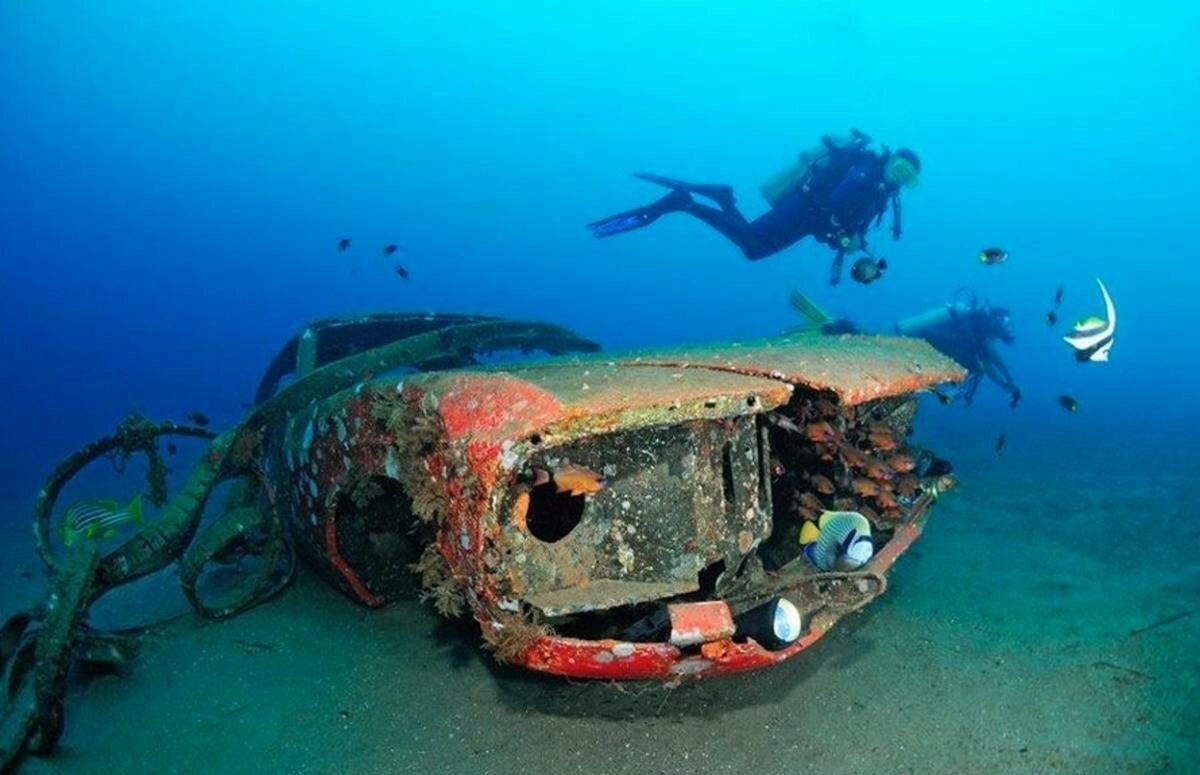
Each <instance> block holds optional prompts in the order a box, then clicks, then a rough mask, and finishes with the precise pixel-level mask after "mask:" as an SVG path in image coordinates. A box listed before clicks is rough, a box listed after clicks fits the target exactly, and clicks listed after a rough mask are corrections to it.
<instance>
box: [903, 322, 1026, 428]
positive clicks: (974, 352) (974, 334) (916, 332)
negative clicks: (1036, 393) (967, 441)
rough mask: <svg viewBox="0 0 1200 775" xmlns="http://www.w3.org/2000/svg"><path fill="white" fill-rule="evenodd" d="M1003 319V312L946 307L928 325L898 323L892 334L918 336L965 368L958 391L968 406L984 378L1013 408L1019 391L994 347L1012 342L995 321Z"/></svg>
mask: <svg viewBox="0 0 1200 775" xmlns="http://www.w3.org/2000/svg"><path fill="white" fill-rule="evenodd" d="M1006 317H1007V314H1006V313H1004V311H1003V310H994V309H989V308H987V307H976V306H974V305H972V306H970V307H965V306H962V305H959V304H949V305H947V306H946V314H945V315H942V316H938V317H934V318H931V319H930V323H929V324H927V325H920V326H906V325H904V324H903V323H901V324H899V325H897V330H896V333H898V334H901V335H903V336H916V337H920V338H921V339H924V340H925V341H927V342H929V344H931V345H933V347H934V349H936V350H937V351H938V352H940V353H942V354H943V355H945V356H946V357H948V358H952V359H953V360H955V361H957V362H958V363H959V364H961V365H962V366H963V367H965V368H966V369H967V373H968V377H967V381H966V382H965V383H964V384H963V385H962V387H961V388H960V391H959V392H960V395H961V396H962V397H963V398H964V399H965V400H966V402H967V403H968V404H969V403H971V401H972V400H973V399H974V398H975V391H977V390H978V389H979V384H980V382H982V380H983V377H985V376H986V377H987V378H988V379H990V380H991V381H992V382H995V383H996V384H997V385H998V386H1000V388H1002V389H1003V390H1004V391H1005V392H1006V393H1008V394H1009V396H1010V400H1011V403H1012V405H1013V406H1014V407H1015V406H1016V404H1017V402H1018V401H1020V399H1021V389H1020V388H1019V387H1017V384H1016V382H1015V381H1014V380H1013V376H1012V373H1011V372H1010V371H1009V370H1008V365H1007V364H1006V363H1005V362H1004V358H1003V357H1001V355H1000V353H999V351H997V349H996V345H995V340H997V339H1001V340H1004V341H1009V342H1011V341H1012V336H1011V333H1009V332H1008V331H1007V330H1006V324H1001V323H1000V322H999V321H1000V320H1001V318H1006Z"/></svg>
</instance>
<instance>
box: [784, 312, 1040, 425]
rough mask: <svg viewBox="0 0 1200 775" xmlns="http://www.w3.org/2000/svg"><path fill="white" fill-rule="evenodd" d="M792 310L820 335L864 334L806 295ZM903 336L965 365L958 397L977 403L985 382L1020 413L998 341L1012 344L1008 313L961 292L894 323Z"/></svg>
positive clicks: (1017, 390) (1014, 385)
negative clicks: (1003, 393) (1000, 392)
mask: <svg viewBox="0 0 1200 775" xmlns="http://www.w3.org/2000/svg"><path fill="white" fill-rule="evenodd" d="M791 305H792V308H793V309H795V310H796V311H797V312H799V313H800V314H801V315H802V316H803V317H804V318H805V320H806V323H805V325H804V326H802V327H801V328H800V329H794V330H793V331H794V332H799V331H805V330H817V331H820V333H822V334H825V335H836V334H856V333H860V329H859V328H858V326H857V325H855V324H854V323H853V321H850V320H848V319H845V318H842V319H836V320H835V319H833V318H831V317H830V316H829V315H827V314H825V312H824V311H823V310H821V308H820V307H818V306H817V305H816V304H814V303H813V302H811V301H810V300H809V299H808V298H806V297H805V296H804V295H803V294H800V293H798V292H793V293H792V298H791ZM895 332H896V333H897V334H899V335H900V336H912V337H916V338H919V339H924V340H925V341H927V342H929V344H931V345H933V347H934V349H936V350H938V351H939V352H941V353H942V354H943V355H945V356H947V357H949V358H952V359H953V360H955V361H957V362H958V363H959V364H960V365H962V366H963V367H964V368H965V369H966V370H967V373H968V376H967V381H966V382H964V383H963V384H962V385H961V386H960V387H959V388H958V396H959V397H961V398H962V399H963V400H965V401H966V402H967V403H968V404H970V403H971V401H972V400H973V399H974V398H975V392H976V391H977V390H978V389H979V383H980V382H982V381H983V378H984V377H987V378H988V379H990V380H991V381H992V382H994V383H996V385H997V386H999V387H1000V388H1001V389H1002V390H1003V391H1004V392H1006V393H1008V396H1009V405H1010V406H1012V407H1013V408H1016V406H1017V404H1018V403H1020V401H1021V389H1020V388H1019V387H1017V383H1016V382H1015V381H1014V380H1013V376H1012V373H1011V372H1010V371H1009V370H1008V365H1007V364H1006V363H1005V362H1004V358H1003V357H1002V356H1001V355H1000V352H999V351H998V350H997V349H996V344H995V343H996V342H997V341H1000V342H1004V343H1005V344H1012V342H1013V333H1012V320H1011V319H1010V317H1009V314H1008V310H1006V309H1005V308H1003V307H993V306H992V305H990V304H987V303H983V304H980V303H979V300H978V298H977V297H976V296H975V293H974V292H973V291H970V290H967V289H963V290H961V291H959V292H958V293H956V294H955V295H954V297H953V298H951V300H950V301H949V302H948V303H946V304H943V305H940V306H938V307H935V308H934V309H931V310H929V311H928V312H923V313H921V314H919V315H914V316H912V317H910V318H905V319H904V320H901V321H900V322H899V323H897V324H896V328H895Z"/></svg>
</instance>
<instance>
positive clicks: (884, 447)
mask: <svg viewBox="0 0 1200 775" xmlns="http://www.w3.org/2000/svg"><path fill="white" fill-rule="evenodd" d="M867 440H868V441H870V442H871V446H872V447H874V448H875V449H877V450H879V451H880V452H891V451H892V450H894V449H895V448H896V447H897V446H899V445H898V444H897V443H896V437H895V436H894V435H893V434H892V432H891V431H890V430H887V429H884V428H880V427H879V426H876V427H874V428H872V429H871V432H870V433H869V434H868V435H867Z"/></svg>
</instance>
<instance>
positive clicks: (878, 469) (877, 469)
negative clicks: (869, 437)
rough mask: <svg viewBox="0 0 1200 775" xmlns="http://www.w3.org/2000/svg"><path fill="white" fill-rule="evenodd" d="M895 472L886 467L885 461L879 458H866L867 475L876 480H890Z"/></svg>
mask: <svg viewBox="0 0 1200 775" xmlns="http://www.w3.org/2000/svg"><path fill="white" fill-rule="evenodd" d="M895 476H896V472H895V471H893V470H892V469H891V468H888V466H887V464H886V463H883V462H881V461H879V460H874V459H868V461H867V477H868V478H871V479H874V480H875V481H877V482H890V481H891V480H892V478H893V477H895Z"/></svg>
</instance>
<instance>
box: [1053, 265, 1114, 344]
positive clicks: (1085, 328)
mask: <svg viewBox="0 0 1200 775" xmlns="http://www.w3.org/2000/svg"><path fill="white" fill-rule="evenodd" d="M1096 284H1097V285H1099V286H1100V293H1101V295H1103V296H1104V313H1105V318H1099V317H1096V316H1095V315H1092V316H1091V317H1087V318H1084V319H1083V320H1081V321H1079V322H1078V323H1076V324H1075V326H1074V329H1073V330H1072V331H1071V333H1069V334H1067V335H1066V336H1064V337H1063V341H1064V342H1066V343H1067V344H1069V345H1071V346H1072V347H1074V348H1075V360H1077V361H1083V362H1086V361H1093V362H1096V363H1101V362H1104V361H1107V360H1108V351H1109V350H1111V349H1112V345H1113V338H1114V337H1115V336H1116V332H1117V309H1116V307H1115V306H1114V305H1113V300H1112V297H1111V296H1109V295H1108V289H1107V288H1105V287H1104V283H1103V282H1101V281H1100V278H1096Z"/></svg>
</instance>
